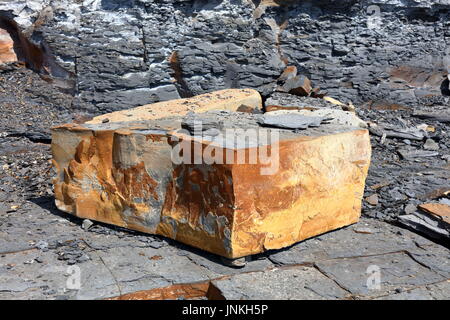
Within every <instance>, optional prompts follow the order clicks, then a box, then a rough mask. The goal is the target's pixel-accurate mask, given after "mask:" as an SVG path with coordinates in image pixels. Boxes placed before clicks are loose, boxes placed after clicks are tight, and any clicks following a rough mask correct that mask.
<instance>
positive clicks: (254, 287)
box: [212, 267, 347, 300]
mask: <svg viewBox="0 0 450 320" xmlns="http://www.w3.org/2000/svg"><path fill="white" fill-rule="evenodd" d="M212 285H213V286H214V287H215V288H217V289H218V291H219V292H220V294H221V295H222V296H223V297H224V298H225V299H227V300H261V299H267V300H282V299H289V300H318V299H319V300H323V299H342V298H344V297H345V296H346V295H347V292H346V291H345V290H343V289H341V288H340V287H339V286H337V285H336V284H335V283H334V282H333V281H332V280H330V279H328V278H327V277H325V276H324V275H323V274H321V273H320V272H319V271H317V270H316V269H314V268H309V267H297V268H292V269H281V270H277V269H273V270H267V271H263V272H250V273H244V274H239V275H235V276H232V277H230V278H227V279H223V280H216V281H213V282H212Z"/></svg>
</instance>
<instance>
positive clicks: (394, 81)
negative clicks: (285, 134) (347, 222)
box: [0, 0, 450, 114]
mask: <svg viewBox="0 0 450 320" xmlns="http://www.w3.org/2000/svg"><path fill="white" fill-rule="evenodd" d="M2 11H4V12H8V13H9V15H10V16H11V17H12V18H14V20H15V21H16V22H17V24H18V25H19V26H20V28H21V29H22V30H23V31H24V33H26V34H27V35H29V36H30V39H32V40H33V41H34V42H36V43H37V44H42V45H43V47H45V48H46V52H49V53H51V54H52V55H53V56H54V57H55V58H56V61H57V63H58V64H60V65H61V67H63V68H65V69H66V70H67V71H69V72H71V73H73V74H74V79H76V90H75V91H74V95H75V101H74V105H76V106H78V107H81V108H83V109H88V110H89V111H91V112H92V113H96V114H100V113H105V112H111V111H117V110H123V109H128V108H131V107H135V106H140V105H144V104H148V103H154V102H158V101H166V100H170V99H177V98H180V97H182V98H185V97H189V96H195V95H198V94H203V93H206V92H211V91H214V90H221V89H226V88H253V89H256V90H258V91H260V92H262V93H263V94H264V95H268V94H270V93H271V92H272V91H273V90H275V89H276V88H277V87H278V86H279V83H278V80H279V79H280V77H281V78H282V79H283V78H284V79H286V78H289V77H290V76H294V77H295V76H297V75H298V76H300V77H303V76H306V77H308V78H309V79H310V80H311V83H312V85H313V87H314V88H317V87H320V88H321V89H322V90H324V91H325V92H327V93H328V94H329V95H330V96H332V97H336V98H337V99H338V100H339V101H342V102H344V103H348V102H349V101H352V102H353V103H354V104H362V103H367V104H368V105H370V106H375V107H376V106H390V105H402V106H414V105H416V104H421V103H430V104H433V103H437V104H443V105H445V104H447V103H448V95H450V93H449V89H448V88H449V83H448V79H447V78H446V77H445V76H448V72H449V70H448V66H449V64H448V59H449V58H448V57H449V43H450V42H449V41H450V32H449V30H450V28H449V26H450V25H449V23H450V18H449V12H450V2H449V1H448V0H440V1H431V0H420V1H419V0H411V1H393V0H377V1H367V0H358V1H355V0H341V1H335V0H322V1H313V0H305V1H281V0H280V1H244V0H242V1H230V0H216V1H194V0H165V1H153V0H135V1H120V0H102V1H71V0H60V1H50V0H43V1H36V0H11V1H7V2H2V3H0V15H1V12H2ZM424 48H425V49H424ZM287 68H288V71H289V72H285V71H286V69H287ZM294 68H295V69H294ZM294 70H297V72H296V73H295V72H293V71H294ZM294 74H295V75H294ZM70 79H72V78H70ZM290 81H294V80H290ZM294 82H295V81H294ZM295 85H296V84H295ZM286 89H289V88H286ZM307 90H310V88H307Z"/></svg>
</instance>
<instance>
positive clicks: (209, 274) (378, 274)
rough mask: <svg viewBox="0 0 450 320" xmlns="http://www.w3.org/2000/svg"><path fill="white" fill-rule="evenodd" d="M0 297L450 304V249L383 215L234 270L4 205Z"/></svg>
mask: <svg viewBox="0 0 450 320" xmlns="http://www.w3.org/2000/svg"><path fill="white" fill-rule="evenodd" d="M0 211H1V215H0V299H105V298H114V297H116V298H117V297H123V298H128V299H138V298H146V297H147V298H149V297H152V298H171V299H190V298H192V299H208V298H209V299H218V298H220V299H223V298H225V299H416V298H419V299H446V298H449V297H450V262H449V261H450V250H448V249H447V248H445V247H444V246H441V245H438V244H436V243H434V242H431V241H429V240H427V239H425V238H423V237H422V236H420V235H417V234H415V233H413V232H410V231H407V230H405V229H402V228H399V227H396V226H393V225H390V224H388V223H385V222H381V221H378V220H374V219H369V218H363V219H362V220H361V221H360V222H359V223H358V224H355V225H351V226H349V227H346V228H343V229H340V230H336V231H333V232H329V233H327V234H324V235H321V236H319V237H315V238H312V239H309V240H306V241H303V242H301V243H298V244H296V245H294V246H292V247H289V248H285V249H282V250H277V251H269V252H266V253H263V254H260V255H258V256H252V257H250V258H248V263H247V265H246V267H244V268H242V269H233V268H229V267H226V266H224V265H223V264H221V263H220V259H219V258H218V257H217V256H214V255H211V254H208V253H205V252H202V251H200V250H197V249H194V248H190V247H188V246H186V245H183V244H180V243H177V242H175V241H172V240H169V239H165V238H162V237H157V236H150V235H145V234H141V233H137V232H132V231H128V230H124V229H121V228H117V227H113V226H107V225H103V224H97V223H95V224H94V225H93V226H91V227H90V228H89V229H88V230H87V231H86V230H84V229H83V228H82V222H83V220H81V219H77V218H74V217H72V216H70V215H67V214H64V213H61V212H59V211H58V210H57V209H56V208H55V207H54V205H53V200H52V198H51V197H42V198H37V199H34V200H32V201H26V202H25V203H23V204H22V205H21V207H20V208H18V209H17V210H10V209H9V208H8V207H4V206H3V207H1V206H0Z"/></svg>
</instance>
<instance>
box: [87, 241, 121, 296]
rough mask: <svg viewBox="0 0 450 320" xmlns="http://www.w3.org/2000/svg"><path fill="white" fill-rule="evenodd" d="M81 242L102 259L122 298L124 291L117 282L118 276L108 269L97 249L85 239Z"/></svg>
mask: <svg viewBox="0 0 450 320" xmlns="http://www.w3.org/2000/svg"><path fill="white" fill-rule="evenodd" d="M81 240H82V241H83V242H84V243H85V244H86V246H87V247H88V248H90V249H92V250H93V252H94V253H95V254H96V255H97V257H98V258H99V259H100V261H101V262H102V263H103V265H104V266H105V268H106V269H107V270H108V272H109V273H110V274H111V276H112V278H113V280H114V282H115V284H116V287H117V289H118V291H119V296H122V289H121V288H120V285H119V281H117V278H116V276H115V275H114V273H113V272H112V270H111V269H110V268H109V267H108V265H107V264H106V263H105V260H103V258H102V257H101V256H100V254H99V253H98V252H97V250H96V249H95V248H93V247H91V246H90V245H89V243H88V242H87V241H85V240H84V239H81Z"/></svg>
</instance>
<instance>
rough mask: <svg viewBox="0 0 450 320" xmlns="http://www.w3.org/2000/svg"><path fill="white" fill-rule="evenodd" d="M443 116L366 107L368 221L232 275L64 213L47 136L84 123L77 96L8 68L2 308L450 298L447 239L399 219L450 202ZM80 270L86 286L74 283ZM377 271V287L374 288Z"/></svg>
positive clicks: (199, 255) (0, 157)
mask: <svg viewBox="0 0 450 320" xmlns="http://www.w3.org/2000/svg"><path fill="white" fill-rule="evenodd" d="M446 103H448V101H446ZM446 108H448V104H446V105H442V106H439V105H438V106H427V105H418V106H411V108H400V109H394V108H389V109H387V110H382V107H380V109H362V108H359V107H358V106H357V113H358V115H359V116H360V117H361V118H362V119H364V120H366V121H369V123H370V125H371V132H372V144H373V157H372V165H371V168H370V172H369V177H368V179H367V187H366V193H365V197H366V199H365V200H364V205H363V218H362V219H361V221H360V222H359V223H358V224H356V225H353V226H349V227H346V228H343V229H340V230H336V231H333V232H330V233H327V234H325V235H322V236H319V237H315V238H313V239H309V240H307V241H303V242H301V243H299V244H296V245H294V246H292V247H290V248H286V249H283V250H278V251H269V252H266V253H264V254H261V255H258V256H253V257H250V258H249V259H248V262H247V265H246V267H245V268H243V269H233V268H229V267H226V266H224V265H223V264H222V263H221V262H220V260H219V259H218V258H217V257H216V256H214V255H210V254H207V253H204V252H202V251H200V250H196V249H192V248H190V247H187V246H185V245H182V244H179V243H177V242H174V241H171V240H167V239H163V238H160V237H156V236H150V235H144V234H140V233H137V232H132V231H128V230H124V229H121V228H117V227H113V226H107V225H103V224H97V223H96V224H94V225H93V226H89V225H86V224H83V221H82V220H80V219H78V218H74V217H71V216H70V215H67V214H64V213H62V212H60V211H58V210H57V209H56V208H55V206H54V204H53V192H52V185H51V177H52V169H51V152H50V144H49V141H50V136H49V131H48V128H49V127H50V126H52V125H55V124H58V123H64V122H68V121H83V119H86V118H87V115H85V114H82V113H80V112H78V110H74V109H73V108H72V102H71V96H70V95H66V94H63V93H59V92H58V91H56V90H55V89H53V87H52V86H51V85H50V84H48V83H47V82H45V81H44V80H42V79H41V78H39V77H38V76H37V75H36V74H34V73H33V72H31V71H29V70H28V69H25V68H23V67H20V66H13V65H9V67H7V68H3V69H2V70H0V111H1V115H2V116H1V118H0V299H39V298H42V299H88V298H89V299H102V298H112V297H121V296H122V297H123V298H131V299H135V298H172V299H217V298H225V299H261V298H265V299H448V298H449V297H450V251H449V244H448V242H447V243H445V242H443V241H437V240H433V239H432V238H430V237H429V236H427V235H424V234H417V233H416V232H412V231H410V230H407V229H405V228H403V227H402V226H401V225H399V224H398V219H397V217H398V216H400V215H403V214H405V213H411V212H414V211H415V210H417V209H416V205H418V204H420V203H423V202H429V201H435V202H442V203H445V202H446V201H448V199H446V198H445V196H444V195H443V194H442V192H441V191H442V190H444V189H445V188H447V190H448V189H449V187H450V182H449V181H450V180H449V176H450V171H449V169H450V165H449V160H450V140H449V134H450V131H449V125H448V120H445V118H443V117H444V116H445V114H447V115H448V111H447V110H446ZM419 113H425V114H426V115H427V118H426V119H424V116H423V115H422V116H421V115H420V114H419ZM433 114H437V115H440V116H439V117H434V118H433V117H432V115H433ZM447 117H448V116H447ZM447 119H448V118H447ZM375 124H376V125H375ZM424 124H425V126H424ZM418 127H419V128H423V129H424V130H418V129H417V128H418ZM421 135H425V136H421ZM74 266H77V267H79V269H76V268H75V269H74ZM71 267H72V268H71ZM74 270H75V271H76V270H79V271H80V275H81V278H80V279H81V286H80V287H79V289H73V286H70V285H69V284H68V282H70V281H71V279H73V276H74V274H72V273H73V272H74ZM373 270H375V271H377V270H378V271H379V275H380V279H381V285H380V287H376V288H373V287H370V286H368V285H367V284H368V281H370V279H372V278H371V275H372V276H373ZM75 273H76V272H75ZM376 273H377V272H375V275H376ZM294 279H295V280H294ZM71 288H72V289H71Z"/></svg>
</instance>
